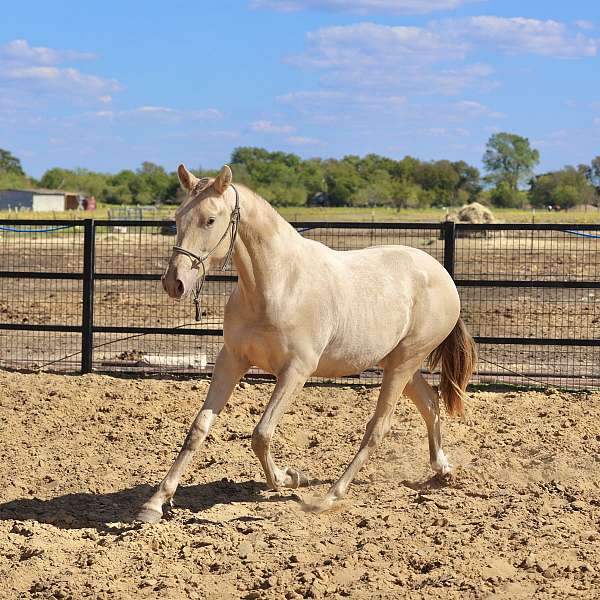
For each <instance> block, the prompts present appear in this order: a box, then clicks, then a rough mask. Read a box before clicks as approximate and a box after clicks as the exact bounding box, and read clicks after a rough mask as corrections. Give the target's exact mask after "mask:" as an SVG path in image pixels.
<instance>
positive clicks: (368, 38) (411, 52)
mask: <svg viewBox="0 0 600 600" xmlns="http://www.w3.org/2000/svg"><path fill="white" fill-rule="evenodd" d="M599 45H600V41H599V40H596V39H594V38H592V37H589V36H586V35H584V34H582V33H581V32H580V31H578V30H575V29H574V28H573V27H570V26H568V25H566V24H564V23H560V22H558V21H551V20H549V21H542V20H537V19H525V18H522V17H515V18H504V17H495V16H480V17H468V18H461V19H445V20H441V21H433V22H430V23H429V24H428V25H426V26H424V27H415V26H388V25H381V24H377V23H368V22H363V23H355V24H351V25H343V26H333V27H323V28H320V29H317V30H315V31H311V32H309V33H308V34H307V47H306V50H305V51H304V52H302V53H301V54H297V55H294V56H290V57H288V58H287V59H286V61H287V62H288V63H290V64H293V65H295V66H299V67H302V68H304V69H309V70H316V71H319V72H321V82H322V83H323V84H324V86H326V87H327V88H329V89H334V87H341V86H344V87H345V89H348V88H350V89H357V90H358V89H368V90H369V93H370V95H373V92H374V91H375V90H377V92H378V93H382V94H385V95H399V96H401V95H404V94H408V93H424V94H427V95H431V94H443V95H457V94H460V93H463V92H464V91H465V90H467V89H479V90H486V91H489V90H490V89H493V88H494V87H496V86H497V85H498V83H497V82H496V81H494V79H493V78H492V75H493V73H494V71H493V69H492V68H491V67H490V66H489V65H487V64H482V63H472V64H469V62H468V59H469V58H470V56H471V55H473V54H474V52H475V50H477V49H479V48H481V47H483V48H485V47H488V48H490V49H491V50H492V51H496V52H502V53H506V54H537V55H542V56H548V57H553V58H585V57H591V56H595V55H596V54H597V49H598V46H599ZM488 116H490V117H493V118H496V117H497V116H498V115H493V114H489V115H488Z"/></svg>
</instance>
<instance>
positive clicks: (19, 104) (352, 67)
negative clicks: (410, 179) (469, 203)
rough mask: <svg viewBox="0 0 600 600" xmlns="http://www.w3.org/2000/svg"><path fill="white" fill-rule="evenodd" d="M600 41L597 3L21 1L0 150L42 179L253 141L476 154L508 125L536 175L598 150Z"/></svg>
mask: <svg viewBox="0 0 600 600" xmlns="http://www.w3.org/2000/svg"><path fill="white" fill-rule="evenodd" d="M599 54H600V3H598V2H592V1H591V0H572V1H571V2H547V1H545V2H543V1H538V0H533V1H528V2H522V1H521V2H516V1H513V0H231V1H221V2H183V1H172V2H164V1H162V2H161V1H157V0H145V1H144V2H142V1H138V0H131V1H126V2H124V1H122V0H121V1H119V2H115V1H112V0H105V1H104V2H102V3H100V2H80V1H77V2H76V1H60V0H55V1H54V2H42V1H30V2H21V3H10V4H9V5H8V7H3V8H2V19H1V20H0V147H2V148H7V149H9V150H10V151H11V152H13V153H14V154H16V155H17V156H19V157H20V158H21V160H22V162H23V165H24V167H25V169H26V171H27V172H28V173H29V174H31V175H34V176H40V175H41V174H42V173H43V172H44V171H45V170H46V169H48V168H51V167H53V166H63V167H68V168H73V167H85V168H89V169H93V170H101V171H111V172H114V171H118V170H120V169H124V168H136V167H138V166H139V165H140V163H141V162H142V161H144V160H150V161H153V162H156V163H159V164H161V165H163V166H164V167H165V168H167V169H168V170H174V169H175V167H176V165H177V164H178V163H179V162H185V163H186V164H188V166H190V167H198V166H202V167H205V168H210V167H218V166H220V165H221V164H223V163H224V162H226V161H227V160H228V158H229V156H230V154H231V151H232V149H233V148H235V147H236V146H242V145H243V146H247V145H253V146H262V147H266V148H268V149H271V150H284V151H289V152H295V153H297V154H300V155H301V156H304V157H309V156H322V157H330V156H333V157H341V156H343V155H345V154H360V155H363V154H367V153H369V152H376V153H379V154H384V155H387V156H392V157H396V158H401V157H402V156H404V155H406V154H411V155H413V156H416V157H418V158H421V159H424V160H431V159H440V158H449V159H452V160H458V159H464V160H467V161H468V162H470V163H473V164H475V165H477V166H480V161H481V156H482V154H483V150H484V146H485V142H486V141H487V139H488V138H489V136H490V135H491V134H492V133H494V132H496V131H510V132H514V133H518V134H521V135H525V136H527V137H529V139H530V140H531V141H532V144H533V145H534V146H535V147H536V148H538V149H539V150H540V152H541V156H542V162H541V164H540V167H539V168H538V171H543V170H547V169H552V168H560V167H562V166H563V165H565V164H578V163H581V162H589V161H590V160H591V159H592V158H593V157H594V156H596V155H598V154H600V69H599V67H600V59H599Z"/></svg>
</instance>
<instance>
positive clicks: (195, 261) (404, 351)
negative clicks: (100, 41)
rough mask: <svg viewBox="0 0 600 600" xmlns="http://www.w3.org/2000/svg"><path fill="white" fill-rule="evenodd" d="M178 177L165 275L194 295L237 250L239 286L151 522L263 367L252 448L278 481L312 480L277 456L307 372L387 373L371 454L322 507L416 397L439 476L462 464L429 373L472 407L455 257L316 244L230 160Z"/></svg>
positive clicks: (363, 448)
mask: <svg viewBox="0 0 600 600" xmlns="http://www.w3.org/2000/svg"><path fill="white" fill-rule="evenodd" d="M178 172H179V179H180V181H181V184H182V185H183V187H184V188H185V189H186V190H187V192H188V195H187V199H186V200H185V201H184V202H183V203H182V205H181V207H180V208H179V209H178V210H177V213H176V216H175V219H176V223H177V245H176V246H175V247H174V252H173V254H172V256H171V259H170V261H169V265H168V268H167V270H166V272H165V274H164V276H163V286H164V288H165V290H166V291H167V292H168V294H169V296H171V297H173V298H183V297H185V296H186V295H188V294H189V293H190V292H191V291H193V290H194V289H195V286H196V285H197V281H198V277H199V275H200V274H201V271H200V268H201V269H202V273H204V269H206V270H208V269H209V268H211V267H213V266H215V265H218V264H219V263H220V261H222V260H224V259H226V257H227V256H228V254H230V252H231V248H230V245H231V247H234V250H235V256H234V260H235V266H236V268H237V272H238V274H239V280H238V285H237V286H236V288H235V289H234V291H233V293H232V294H231V297H230V298H229V301H228V303H227V307H226V309H225V320H224V324H223V329H224V338H225V343H224V345H223V347H222V348H221V351H220V352H219V356H218V358H217V360H216V363H215V367H214V372H213V376H212V381H211V383H210V388H209V390H208V395H207V397H206V399H205V401H204V404H203V406H202V408H201V409H200V411H199V412H198V414H197V416H196V418H195V420H194V422H193V425H192V427H191V429H190V431H189V433H188V435H187V437H186V439H185V442H184V444H183V447H182V449H181V451H180V453H179V455H178V457H177V459H176V460H175V462H174V464H173V466H172V467H171V469H170V470H169V472H168V474H167V475H166V477H165V478H164V480H163V481H162V483H161V484H160V486H159V487H158V489H157V490H156V492H155V493H154V495H153V496H152V497H151V498H150V499H149V500H148V501H147V502H146V503H145V504H144V505H143V506H142V508H141V510H140V512H139V514H138V517H137V519H138V520H140V521H144V522H156V521H158V520H160V518H161V516H162V509H163V506H164V505H165V504H167V503H170V502H171V500H172V498H173V495H174V494H175V490H176V488H177V485H178V484H179V481H180V479H181V476H182V473H183V471H184V469H185V468H186V466H187V465H188V464H189V462H190V460H191V459H192V456H193V454H194V452H195V451H196V449H197V448H198V447H199V446H200V444H202V442H203V441H204V440H205V439H206V436H207V435H208V432H209V430H210V427H211V425H212V424H213V423H214V421H215V419H216V417H217V415H219V413H220V412H221V411H222V410H223V407H224V406H225V404H226V403H227V401H228V400H229V398H230V396H231V394H232V392H233V389H234V387H235V385H236V384H237V383H238V381H239V380H240V379H241V377H242V376H243V375H244V374H245V373H246V372H247V371H248V369H249V368H250V367H252V366H256V367H259V368H260V369H262V370H264V371H267V372H269V373H272V374H273V375H275V376H276V377H277V384H276V385H275V389H274V391H273V395H272V396H271V399H270V401H269V403H268V405H267V407H266V410H265V412H264V414H263V416H262V418H261V419H260V421H259V423H258V425H257V426H256V428H255V429H254V432H253V434H252V448H253V450H254V452H255V453H256V455H257V457H258V459H259V460H260V462H261V464H262V467H263V469H264V472H265V476H266V479H267V483H268V485H269V486H270V487H271V488H273V489H279V488H284V487H290V488H297V487H299V486H301V485H307V484H308V481H309V480H308V478H307V477H306V476H305V475H304V474H303V473H301V472H300V471H297V470H296V469H293V468H291V467H283V468H280V467H278V466H277V465H276V464H275V462H274V460H273V457H272V456H271V452H270V446H271V440H272V437H273V434H274V432H275V428H276V427H277V424H278V422H279V420H280V419H281V417H282V415H283V413H284V412H285V410H286V409H287V407H288V406H289V404H290V402H291V401H292V399H293V397H294V395H295V394H296V393H297V392H298V391H299V390H300V389H301V388H302V386H303V385H304V383H305V382H306V380H307V379H308V378H309V377H310V376H311V375H316V376H320V377H340V376H344V375H351V374H356V373H360V372H361V371H363V370H364V369H367V368H369V367H373V366H374V365H379V366H380V367H381V368H382V369H383V382H382V385H381V390H380V393H379V399H378V400H377V406H376V409H375V414H374V415H373V417H372V418H371V420H370V421H369V423H368V424H367V427H366V432H365V434H364V437H363V440H362V443H361V444H360V448H359V450H358V452H357V454H356V456H355V457H354V459H353V460H352V461H351V462H350V464H349V465H348V467H347V468H346V470H345V472H344V473H343V475H342V476H341V477H340V479H339V480H338V481H337V482H336V483H335V484H334V485H333V486H332V487H331V488H330V489H329V491H328V492H327V495H326V496H325V497H324V498H323V499H322V500H320V501H315V502H313V503H312V504H310V506H308V508H310V509H312V510H314V511H315V512H318V511H321V510H326V509H328V508H330V507H331V506H332V505H333V504H334V503H335V502H336V501H337V500H339V499H340V498H342V497H343V496H344V495H345V494H346V491H347V489H348V486H349V484H350V482H351V481H352V479H353V478H354V476H355V475H356V474H357V472H358V471H359V469H360V468H361V467H362V466H363V465H364V464H365V462H366V461H367V459H368V458H369V456H370V455H371V453H372V452H373V450H374V449H375V448H376V446H377V444H378V443H379V442H380V440H381V439H382V438H383V437H384V436H385V435H386V434H387V432H388V431H389V429H390V426H391V422H392V414H393V412H394V407H395V404H396V402H397V400H398V399H399V397H400V395H401V394H402V393H403V392H404V394H405V395H406V396H408V397H409V398H410V399H411V400H412V401H413V402H414V403H415V404H416V406H417V408H418V409H419V411H420V413H421V415H422V416H423V419H424V420H425V424H426V426H427V433H428V437H429V455H430V461H431V466H432V468H433V470H434V471H436V472H438V473H448V472H450V470H451V465H450V464H449V463H448V460H447V458H446V455H445V454H444V451H443V449H442V441H441V433H440V415H439V407H438V395H437V393H436V392H435V391H434V390H433V389H432V387H431V386H430V385H429V384H428V383H427V382H426V381H425V379H424V378H423V376H422V375H421V373H420V368H421V366H422V364H423V363H424V361H426V360H427V358H428V357H429V362H430V365H433V366H435V365H436V364H438V363H440V364H441V383H440V392H441V395H442V397H443V398H444V400H445V403H446V407H447V410H448V412H449V413H450V414H461V413H462V412H463V398H464V391H465V388H466V386H467V383H468V381H469V378H470V376H471V374H472V371H473V368H474V365H475V361H476V357H475V349H474V343H473V340H472V338H471V336H470V335H469V334H468V332H467V331H466V329H465V327H464V325H463V322H462V320H461V319H460V318H459V312H460V302H459V297H458V293H457V291H456V287H455V285H454V282H453V281H452V279H451V277H450V276H449V275H448V273H447V272H446V270H445V269H444V268H443V267H442V265H441V264H440V263H439V262H438V261H437V260H435V259H434V258H432V257H431V256H429V255H428V254H426V253H425V252H422V251H421V250H417V249H414V248H409V247H406V246H380V247H373V248H367V249H365V250H352V251H345V252H339V251H335V250H332V249H330V248H328V247H327V246H324V245H323V244H320V243H318V242H315V241H312V240H309V239H305V238H303V237H302V236H301V235H300V234H299V233H298V232H296V230H295V229H294V228H293V227H292V226H291V225H290V224H289V223H287V222H286V221H285V220H284V219H283V218H282V217H281V216H279V214H278V213H277V212H276V211H275V210H274V209H273V208H271V206H270V205H269V204H268V203H267V202H266V201H265V200H263V199H262V198H260V197H259V196H257V195H256V194H254V193H253V192H252V191H251V190H250V189H248V188H246V187H243V186H241V185H240V186H237V185H236V186H234V185H232V174H231V170H230V169H229V167H227V166H225V167H223V169H222V170H221V172H220V173H219V175H218V176H217V177H216V179H197V178H196V177H195V176H194V175H193V174H192V173H190V172H189V171H188V170H187V169H186V168H185V167H184V166H183V165H180V167H179V170H178ZM238 225H239V229H238ZM236 234H237V235H236Z"/></svg>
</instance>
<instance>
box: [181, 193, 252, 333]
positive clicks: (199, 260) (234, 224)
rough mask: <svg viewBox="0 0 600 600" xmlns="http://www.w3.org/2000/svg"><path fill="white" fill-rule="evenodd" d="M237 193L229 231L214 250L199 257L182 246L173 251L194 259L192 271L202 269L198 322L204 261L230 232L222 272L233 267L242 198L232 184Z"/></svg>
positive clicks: (197, 289)
mask: <svg viewBox="0 0 600 600" xmlns="http://www.w3.org/2000/svg"><path fill="white" fill-rule="evenodd" d="M230 185H231V187H232V188H233V191H234V192H235V207H234V209H233V210H232V211H231V215H230V216H229V224H228V225H227V229H225V231H224V232H223V235H222V236H221V239H220V240H219V241H218V242H217V243H216V244H215V245H214V246H213V248H212V250H209V251H208V252H207V253H206V254H205V255H204V256H199V255H198V254H194V253H193V252H190V251H189V250H186V249H185V248H182V247H181V246H173V251H174V252H178V253H179V254H184V255H185V256H188V257H189V258H191V259H192V269H200V267H202V275H201V276H200V277H198V279H197V280H196V287H195V288H194V305H195V307H196V321H200V320H201V318H202V311H201V306H202V305H201V294H202V288H203V287H204V281H205V279H206V265H205V264H204V261H205V260H206V259H207V258H209V257H210V256H211V255H212V254H213V253H214V252H215V250H216V249H217V248H218V247H219V246H220V245H221V242H222V241H223V240H224V239H225V237H226V236H227V234H228V233H229V231H230V230H231V239H230V242H229V249H228V250H227V254H226V255H225V260H224V261H223V264H222V265H221V271H225V270H226V269H227V268H228V267H230V266H231V257H232V255H233V246H234V245H235V240H236V237H237V232H238V227H239V224H240V196H239V194H238V191H237V188H236V187H235V186H234V185H233V184H230Z"/></svg>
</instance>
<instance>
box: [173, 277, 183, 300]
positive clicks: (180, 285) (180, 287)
mask: <svg viewBox="0 0 600 600" xmlns="http://www.w3.org/2000/svg"><path fill="white" fill-rule="evenodd" d="M175 292H176V293H177V295H178V296H179V297H181V296H183V292H185V285H184V284H183V281H181V279H178V280H177V281H176V282H175Z"/></svg>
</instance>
